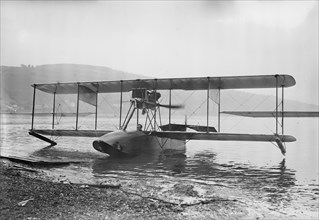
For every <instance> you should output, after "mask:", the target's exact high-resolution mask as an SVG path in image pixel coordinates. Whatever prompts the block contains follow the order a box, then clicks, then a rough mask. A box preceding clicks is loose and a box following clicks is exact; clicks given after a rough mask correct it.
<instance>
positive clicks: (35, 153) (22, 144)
mask: <svg viewBox="0 0 319 220" xmlns="http://www.w3.org/2000/svg"><path fill="white" fill-rule="evenodd" d="M63 120H65V121H64V122H63V123H60V126H62V124H63V125H66V126H69V127H70V128H71V127H72V126H73V124H74V122H75V119H74V118H66V119H63ZM30 121H31V120H30V116H14V115H2V116H1V148H0V150H1V155H18V156H26V157H29V156H31V157H40V158H46V159H56V160H70V159H71V160H81V161H85V162H84V163H81V164H73V165H70V166H66V167H58V168H50V169H47V172H48V173H50V174H51V175H52V176H54V175H55V176H60V177H61V176H64V177H66V178H68V179H70V180H71V181H73V182H80V183H86V182H92V181H93V182H94V181H101V180H104V179H107V178H110V177H112V178H122V179H127V180H130V179H135V180H136V179H138V178H141V177H143V178H148V179H149V180H152V178H159V177H161V178H170V179H173V180H174V178H179V179H180V178H183V179H185V180H186V181H187V180H189V181H204V182H209V181H214V182H218V183H221V184H227V185H228V186H230V187H235V188H238V189H242V190H246V191H247V192H249V193H250V195H252V196H255V197H256V198H257V197H259V198H260V197H263V198H264V199H265V200H266V201H267V202H268V203H272V204H276V205H278V204H279V203H282V201H292V200H296V201H298V202H299V203H302V205H301V207H300V209H304V208H305V207H307V208H309V207H310V209H312V210H318V193H319V190H318V188H319V180H318V179H319V171H318V148H319V147H318V130H319V129H318V119H317V118H311V119H305V118H303V119H300V118H297V119H286V121H285V133H286V134H291V135H293V136H295V137H296V138H297V142H294V143H287V155H286V157H285V159H284V158H283V156H282V155H281V153H280V151H279V149H278V148H277V147H275V146H274V145H272V144H271V143H254V142H218V141H214V142H209V141H190V142H188V143H187V145H186V146H187V151H186V153H185V154H183V155H156V156H146V155H141V156H138V157H135V158H130V159H112V158H108V157H107V156H106V155H104V154H101V153H99V152H97V151H95V150H94V149H93V147H92V142H93V140H94V138H74V137H60V138H56V137H55V138H54V139H55V140H56V141H57V142H58V145H57V146H55V147H53V148H48V147H46V146H47V144H46V143H45V142H42V141H40V140H38V139H36V138H34V137H32V136H29V135H28V134H27V131H28V129H29V128H30ZM50 121H51V118H45V117H40V118H38V119H37V120H36V121H35V123H36V124H37V125H38V126H37V128H39V127H47V125H48V123H50ZM101 121H102V120H101ZM204 121H205V120H204ZM93 122H94V118H93V117H86V118H82V119H81V120H80V126H82V127H81V128H82V129H86V128H89V127H85V125H87V124H90V126H91V127H92V126H93V124H94V123H93ZM222 122H223V126H222V130H223V131H225V132H242V133H245V132H248V133H271V131H272V130H273V128H274V126H275V124H274V121H273V120H270V119H247V118H244V119H242V118H240V117H225V118H223V119H222ZM203 124H205V123H203ZM115 126H116V122H115V121H112V120H110V119H108V120H105V122H104V123H102V122H100V124H99V127H100V128H101V129H102V127H108V128H110V129H114V127H115ZM47 128H48V127H47ZM79 174H80V175H79Z"/></svg>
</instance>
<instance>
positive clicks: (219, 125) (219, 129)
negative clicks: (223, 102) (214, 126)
mask: <svg viewBox="0 0 319 220" xmlns="http://www.w3.org/2000/svg"><path fill="white" fill-rule="evenodd" d="M218 132H220V88H218Z"/></svg>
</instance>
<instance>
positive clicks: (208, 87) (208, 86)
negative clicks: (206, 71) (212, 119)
mask: <svg viewBox="0 0 319 220" xmlns="http://www.w3.org/2000/svg"><path fill="white" fill-rule="evenodd" d="M209 89H210V85H209V77H207V132H209Z"/></svg>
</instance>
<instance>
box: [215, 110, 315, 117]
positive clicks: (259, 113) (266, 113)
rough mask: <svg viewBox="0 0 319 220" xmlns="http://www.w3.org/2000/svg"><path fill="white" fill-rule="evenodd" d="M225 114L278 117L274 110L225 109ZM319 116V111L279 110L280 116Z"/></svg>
mask: <svg viewBox="0 0 319 220" xmlns="http://www.w3.org/2000/svg"><path fill="white" fill-rule="evenodd" d="M221 113H224V114H230V115H237V116H245V117H252V118H272V117H276V112H273V111H253V112H249V111H247V112H246V111H245V112H243V111H224V112H221ZM282 116H284V117H285V118H286V117H319V112H310V111H309V112H308V111H307V112H306V111H284V113H283V114H282V112H278V117H282Z"/></svg>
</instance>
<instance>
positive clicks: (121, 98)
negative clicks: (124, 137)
mask: <svg viewBox="0 0 319 220" xmlns="http://www.w3.org/2000/svg"><path fill="white" fill-rule="evenodd" d="M122 101H123V80H121V96H120V122H119V129H121V124H122Z"/></svg>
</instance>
